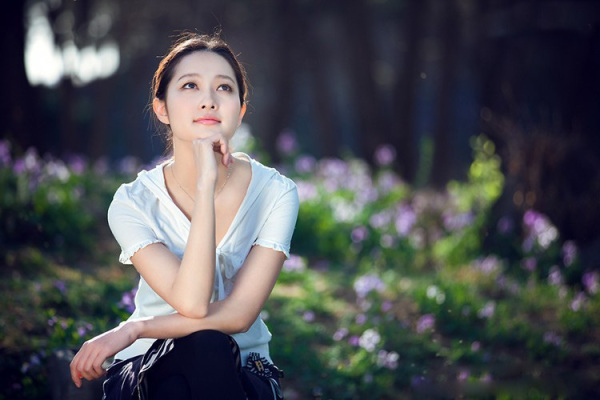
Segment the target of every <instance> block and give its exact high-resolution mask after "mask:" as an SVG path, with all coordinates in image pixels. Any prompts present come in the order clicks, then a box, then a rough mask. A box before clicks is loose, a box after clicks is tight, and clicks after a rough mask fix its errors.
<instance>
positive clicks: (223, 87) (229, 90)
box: [217, 83, 233, 92]
mask: <svg viewBox="0 0 600 400" xmlns="http://www.w3.org/2000/svg"><path fill="white" fill-rule="evenodd" d="M217 90H225V91H227V92H231V91H233V89H232V88H231V86H230V85H228V84H226V83H224V84H222V85H219V87H218V88H217Z"/></svg>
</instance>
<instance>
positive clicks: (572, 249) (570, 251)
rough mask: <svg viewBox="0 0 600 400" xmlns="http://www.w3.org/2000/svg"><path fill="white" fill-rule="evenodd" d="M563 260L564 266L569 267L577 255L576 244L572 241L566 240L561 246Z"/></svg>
mask: <svg viewBox="0 0 600 400" xmlns="http://www.w3.org/2000/svg"><path fill="white" fill-rule="evenodd" d="M562 254H563V262H564V264H565V266H566V267H570V266H571V265H572V264H573V262H574V261H575V258H576V257H577V246H576V245H575V243H574V242H572V241H570V240H567V241H566V242H565V243H564V244H563V247H562Z"/></svg>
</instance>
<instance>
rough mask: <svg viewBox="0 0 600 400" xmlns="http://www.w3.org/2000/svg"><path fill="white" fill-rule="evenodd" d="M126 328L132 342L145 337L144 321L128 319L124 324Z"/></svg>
mask: <svg viewBox="0 0 600 400" xmlns="http://www.w3.org/2000/svg"><path fill="white" fill-rule="evenodd" d="M124 328H125V330H126V332H127V334H128V336H129V338H130V339H131V341H132V342H134V341H136V340H137V339H139V338H141V337H143V334H144V321H143V320H133V321H127V322H125V324H124Z"/></svg>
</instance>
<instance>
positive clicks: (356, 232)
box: [351, 226, 369, 243]
mask: <svg viewBox="0 0 600 400" xmlns="http://www.w3.org/2000/svg"><path fill="white" fill-rule="evenodd" d="M368 236H369V231H368V230H367V228H365V227H364V226H357V227H356V228H354V229H353V230H352V234H351V237H352V241H353V242H354V243H360V242H362V241H364V240H365V239H366V238H367V237H368Z"/></svg>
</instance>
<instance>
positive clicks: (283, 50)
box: [262, 1, 299, 162]
mask: <svg viewBox="0 0 600 400" xmlns="http://www.w3.org/2000/svg"><path fill="white" fill-rule="evenodd" d="M277 3H278V5H277V7H276V12H275V29H276V32H275V33H274V34H273V41H274V43H275V51H273V53H272V54H273V57H272V59H273V63H272V64H271V65H272V71H271V74H272V76H273V78H272V79H271V82H273V89H274V90H273V92H274V93H273V97H272V101H271V104H269V105H268V109H269V110H271V112H270V120H269V121H268V122H267V129H266V130H265V132H264V136H263V138H262V139H263V144H264V147H265V150H266V151H267V153H268V154H269V156H270V157H271V159H272V160H273V161H275V162H278V161H280V159H281V157H280V156H279V154H278V150H277V137H278V136H279V134H280V133H281V131H282V130H283V129H285V128H287V127H288V126H287V123H288V121H289V120H290V115H291V109H292V101H291V100H292V96H293V94H292V90H293V89H292V82H293V78H294V76H293V71H294V69H293V68H292V64H293V49H292V43H294V42H295V41H296V40H299V39H298V37H297V35H296V32H297V29H296V24H297V19H298V16H297V15H295V13H294V1H280V2H277Z"/></svg>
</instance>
